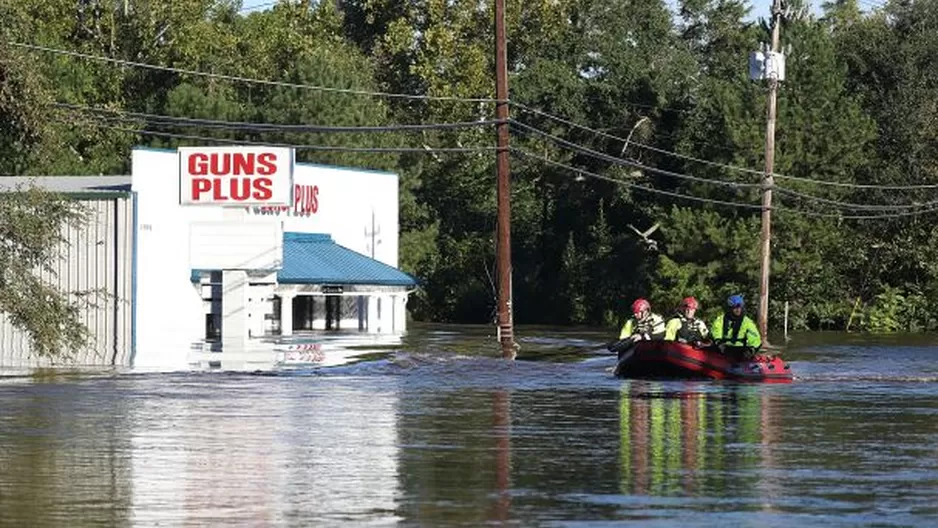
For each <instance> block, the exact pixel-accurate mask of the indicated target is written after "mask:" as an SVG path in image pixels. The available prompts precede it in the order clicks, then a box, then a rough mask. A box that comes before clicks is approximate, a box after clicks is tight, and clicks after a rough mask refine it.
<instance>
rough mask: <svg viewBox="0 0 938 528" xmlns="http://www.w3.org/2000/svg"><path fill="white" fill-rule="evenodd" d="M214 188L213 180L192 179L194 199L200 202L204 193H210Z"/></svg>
mask: <svg viewBox="0 0 938 528" xmlns="http://www.w3.org/2000/svg"><path fill="white" fill-rule="evenodd" d="M211 188H212V180H209V179H208V178H193V179H192V199H193V200H194V201H196V202H197V201H199V200H201V199H202V193H205V192H208V191H209V190H210V189H211Z"/></svg>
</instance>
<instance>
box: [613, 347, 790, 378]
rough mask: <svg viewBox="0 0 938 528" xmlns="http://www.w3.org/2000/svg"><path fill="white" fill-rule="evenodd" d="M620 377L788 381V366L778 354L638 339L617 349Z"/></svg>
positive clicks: (618, 375) (617, 367) (617, 374)
mask: <svg viewBox="0 0 938 528" xmlns="http://www.w3.org/2000/svg"><path fill="white" fill-rule="evenodd" d="M614 373H615V375H616V376H617V377H620V378H659V379H660V378H678V379H717V380H735V381H750V382H759V383H791V381H792V373H791V367H790V366H789V365H788V363H786V362H785V361H783V360H782V358H780V357H777V356H776V357H769V356H765V355H757V356H755V357H754V358H752V359H742V358H735V357H734V356H733V355H732V354H725V353H723V352H721V351H720V350H719V349H717V348H697V347H694V346H691V345H688V344H685V343H679V342H677V341H639V342H638V343H636V344H635V345H634V346H631V347H630V348H628V349H626V350H624V351H623V352H622V353H620V357H619V361H618V363H617V364H616V368H615V370H614Z"/></svg>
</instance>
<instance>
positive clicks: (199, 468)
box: [131, 378, 398, 526]
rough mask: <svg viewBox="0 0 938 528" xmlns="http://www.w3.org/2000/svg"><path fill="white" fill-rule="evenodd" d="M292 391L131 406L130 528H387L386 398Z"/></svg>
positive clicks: (390, 503) (239, 390)
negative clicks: (363, 527) (358, 527)
mask: <svg viewBox="0 0 938 528" xmlns="http://www.w3.org/2000/svg"><path fill="white" fill-rule="evenodd" d="M296 380H297V382H296V383H293V382H279V383H263V386H258V385H257V384H253V385H255V387H256V390H254V389H252V387H250V386H248V387H232V386H231V385H228V384H220V383H219V382H218V380H217V379H214V380H208V381H207V382H206V383H205V385H204V386H198V385H195V386H193V385H188V386H182V387H180V388H179V389H173V388H170V389H169V390H168V391H166V392H167V393H164V394H163V396H164V397H163V398H146V399H142V400H141V401H139V406H138V407H137V408H136V412H135V413H134V414H135V415H136V417H135V420H134V422H135V424H136V426H137V427H136V429H135V430H134V431H133V436H132V443H131V445H132V448H131V457H132V481H133V504H132V507H131V508H132V512H133V514H132V518H133V521H134V523H135V524H143V525H153V524H161V525H165V526H178V525H192V524H193V523H195V524H202V523H204V524H207V525H213V524H215V523H216V522H218V521H219V520H222V519H225V520H226V521H225V523H226V524H227V522H228V521H227V520H231V519H237V520H238V523H239V524H240V525H243V526H274V525H277V526H279V525H285V524H294V523H295V524H298V525H316V524H319V525H329V524H330V523H336V522H340V521H342V522H353V523H361V524H365V523H369V522H372V521H374V520H380V521H382V522H396V521H397V518H396V517H394V515H393V511H394V509H395V507H396V506H395V505H396V497H397V460H398V455H397V446H396V441H397V432H396V421H395V415H396V413H397V410H396V407H397V393H396V392H386V391H385V392H378V391H376V390H374V389H373V388H363V389H358V388H355V387H354V386H352V385H350V384H345V385H342V386H324V384H322V383H317V384H315V385H306V384H305V383H300V381H301V380H300V378H296ZM307 381H308V380H307ZM249 385H250V383H249Z"/></svg>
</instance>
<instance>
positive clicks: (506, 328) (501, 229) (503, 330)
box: [495, 0, 515, 359]
mask: <svg viewBox="0 0 938 528" xmlns="http://www.w3.org/2000/svg"><path fill="white" fill-rule="evenodd" d="M495 98H496V99H497V102H496V103H495V117H496V119H498V125H496V127H497V128H496V154H495V168H496V172H497V175H498V236H497V238H498V240H497V242H496V253H497V257H498V258H497V261H498V340H499V341H500V342H501V349H502V357H504V358H505V359H514V358H515V340H514V328H513V323H512V313H511V311H512V305H511V304H512V303H511V179H510V173H509V166H508V155H509V151H508V139H509V137H508V47H507V44H506V36H505V0H495Z"/></svg>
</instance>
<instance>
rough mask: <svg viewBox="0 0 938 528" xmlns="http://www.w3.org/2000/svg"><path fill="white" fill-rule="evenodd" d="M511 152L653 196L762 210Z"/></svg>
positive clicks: (515, 150)
mask: <svg viewBox="0 0 938 528" xmlns="http://www.w3.org/2000/svg"><path fill="white" fill-rule="evenodd" d="M511 151H512V152H514V153H517V154H520V155H522V156H527V157H529V158H532V159H536V160H538V161H541V162H543V163H547V164H549V165H553V166H555V167H559V168H562V169H565V170H568V171H571V172H576V173H578V174H580V175H582V176H588V177H590V178H596V179H599V180H605V181H608V182H612V183H615V184H618V185H622V186H624V187H628V188H630V189H638V190H641V191H645V192H648V193H652V194H660V195H662V196H669V197H672V198H680V199H682V200H691V201H695V202H703V203H709V204H716V205H728V206H730V207H741V208H745V209H762V206H761V205H755V204H746V203H739V202H728V201H724V200H715V199H712V198H703V197H700V196H692V195H689V194H681V193H676V192H671V191H665V190H661V189H655V188H654V187H646V186H644V185H638V184H635V183H629V182H627V181H623V180H620V179H618V178H612V177H610V176H603V175H602V174H597V173H595V172H591V171H588V170H585V169H580V168H578V167H574V166H572V165H567V164H566V163H561V162H559V161H554V160H551V159H549V158H547V157H544V156H541V155H540V154H534V153H532V152H528V151H526V150H524V149H521V148H517V147H511Z"/></svg>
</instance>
